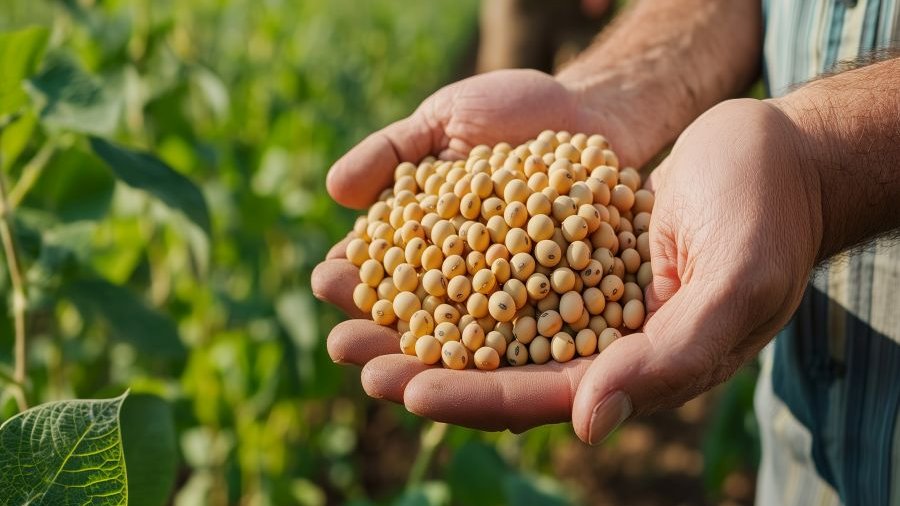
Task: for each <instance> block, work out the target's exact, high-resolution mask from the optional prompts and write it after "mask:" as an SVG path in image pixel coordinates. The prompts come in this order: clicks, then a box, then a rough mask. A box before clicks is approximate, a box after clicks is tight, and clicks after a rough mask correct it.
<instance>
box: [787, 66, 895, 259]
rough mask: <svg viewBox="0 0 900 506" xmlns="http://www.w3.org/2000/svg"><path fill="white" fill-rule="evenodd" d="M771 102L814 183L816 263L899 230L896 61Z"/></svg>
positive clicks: (809, 86)
mask: <svg viewBox="0 0 900 506" xmlns="http://www.w3.org/2000/svg"><path fill="white" fill-rule="evenodd" d="M771 103H772V104H773V105H775V106H777V107H779V108H780V109H781V110H782V111H784V112H785V114H786V115H787V116H788V117H789V118H790V119H791V121H792V122H793V123H794V125H795V126H796V129H797V131H798V149H799V150H800V157H799V166H798V167H797V168H796V170H806V171H809V172H810V173H813V174H815V175H816V177H817V178H818V186H819V192H820V195H821V202H822V236H823V237H822V243H821V246H820V248H819V254H818V260H820V261H821V260H825V259H827V258H829V257H830V256H832V255H834V254H836V253H839V252H840V251H842V250H845V249H848V248H851V247H853V246H855V245H857V244H860V243H862V242H865V241H867V240H870V239H871V238H873V237H876V236H878V235H880V234H883V233H886V232H890V231H893V230H896V229H898V228H900V58H897V57H895V58H893V59H890V60H886V61H882V62H881V63H876V64H874V65H869V66H867V67H863V68H860V69H856V70H852V71H848V72H844V73H842V74H838V75H835V76H831V77H827V78H824V79H819V80H816V81H813V82H811V83H809V84H807V85H805V86H803V87H802V88H799V89H797V90H796V91H794V92H792V93H790V94H788V95H786V96H784V97H782V98H780V99H776V100H772V101H771Z"/></svg>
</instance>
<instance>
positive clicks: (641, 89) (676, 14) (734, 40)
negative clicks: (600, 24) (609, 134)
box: [557, 0, 762, 163]
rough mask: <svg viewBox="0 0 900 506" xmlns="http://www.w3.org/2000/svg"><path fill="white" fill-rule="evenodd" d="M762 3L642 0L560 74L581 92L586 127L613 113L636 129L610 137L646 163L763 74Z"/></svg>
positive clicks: (627, 126) (627, 128)
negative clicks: (626, 135)
mask: <svg viewBox="0 0 900 506" xmlns="http://www.w3.org/2000/svg"><path fill="white" fill-rule="evenodd" d="M761 10H762V8H761V6H760V2H759V0H734V1H728V2H723V1H716V2H710V1H709V0H678V1H661V2H660V1H657V2H653V1H648V0H645V1H638V2H636V4H635V5H634V6H632V7H631V8H629V9H628V10H627V11H626V12H625V13H624V14H623V15H622V16H621V17H620V18H619V19H618V20H617V21H616V22H614V23H613V24H612V26H610V28H608V29H607V30H605V31H604V32H603V33H602V34H601V36H600V38H599V39H598V40H597V42H595V43H594V45H593V46H591V48H589V49H588V50H587V51H585V52H584V53H583V54H582V55H581V56H580V57H579V58H578V59H576V60H575V61H574V62H573V63H572V64H570V65H569V66H567V67H566V68H564V69H563V70H562V71H561V72H560V73H559V74H558V76H557V79H559V80H560V81H561V82H562V83H563V84H564V85H565V86H567V87H568V88H570V89H572V90H575V91H576V93H577V94H578V95H579V97H580V99H581V101H582V103H583V105H584V106H585V108H586V116H587V121H586V123H587V128H588V129H589V128H590V119H591V117H592V116H594V117H597V116H600V117H602V116H604V115H609V114H614V115H615V116H616V117H617V118H618V119H619V120H620V121H622V122H623V123H624V125H623V130H624V131H627V132H634V133H633V134H632V138H626V139H611V140H612V141H613V142H614V144H618V145H619V146H620V148H619V150H620V151H622V152H623V153H624V155H625V156H626V158H627V159H629V160H637V162H636V163H642V162H644V161H646V160H648V159H649V158H650V157H652V156H653V155H654V154H656V152H657V151H658V150H659V149H661V148H662V147H664V146H665V145H667V144H669V143H670V142H671V141H673V140H674V139H675V137H677V136H678V134H679V133H681V131H682V130H683V129H684V128H685V127H686V126H687V125H688V124H690V122H691V121H693V120H694V119H695V118H696V117H697V116H699V115H700V114H701V113H703V111H705V110H706V109H708V108H709V107H711V106H712V105H714V104H716V103H717V102H719V101H721V100H723V99H726V98H729V97H731V96H734V95H736V94H737V93H739V92H741V91H742V90H743V89H744V88H745V87H746V86H748V85H749V83H750V82H751V81H752V80H753V79H754V78H755V77H756V76H757V74H758V71H759V61H760V52H761V46H762V20H761V16H762V12H761ZM638 139H639V140H638Z"/></svg>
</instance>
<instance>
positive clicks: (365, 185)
mask: <svg viewBox="0 0 900 506" xmlns="http://www.w3.org/2000/svg"><path fill="white" fill-rule="evenodd" d="M433 124H435V123H434V122H430V121H426V119H425V113H424V112H422V108H420V109H419V110H417V111H416V112H415V113H413V114H412V115H411V116H409V117H408V118H404V119H402V120H400V121H397V122H395V123H392V124H390V125H388V126H387V127H385V128H383V129H381V130H379V131H378V132H375V133H373V134H372V135H370V136H368V137H366V138H365V139H363V140H362V142H360V143H359V144H357V145H356V147H354V148H353V149H351V150H350V151H349V152H347V154H345V155H344V156H342V157H341V158H340V159H339V160H338V161H337V162H335V163H334V165H333V166H332V167H331V170H330V171H328V178H327V180H326V186H327V187H328V193H330V194H331V196H332V197H333V198H334V200H336V201H338V203H340V204H342V205H345V206H347V207H352V208H355V209H362V208H364V207H366V206H368V205H369V204H371V203H372V202H374V201H375V199H376V198H377V197H378V194H379V193H380V192H381V190H383V189H384V188H385V187H387V186H388V185H389V184H390V182H391V180H392V179H393V176H394V169H395V168H396V167H397V165H398V164H399V163H400V162H404V161H409V162H418V161H419V160H421V159H422V158H425V157H426V156H428V155H430V154H434V153H437V152H439V151H440V150H441V149H442V148H443V146H438V145H436V142H435V139H436V138H438V139H439V138H441V135H442V134H441V133H440V132H436V131H434V129H433V128H432V126H431V125H433Z"/></svg>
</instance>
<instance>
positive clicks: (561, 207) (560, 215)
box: [551, 195, 578, 223]
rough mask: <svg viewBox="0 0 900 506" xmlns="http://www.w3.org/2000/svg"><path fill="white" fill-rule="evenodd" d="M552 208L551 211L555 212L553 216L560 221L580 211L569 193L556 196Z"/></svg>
mask: <svg viewBox="0 0 900 506" xmlns="http://www.w3.org/2000/svg"><path fill="white" fill-rule="evenodd" d="M552 208H553V209H552V211H551V212H552V213H553V217H554V218H555V219H556V221H558V222H560V223H562V222H563V221H564V220H565V219H566V218H568V217H569V216H572V215H574V214H575V213H577V212H578V206H577V205H575V201H574V200H572V199H571V198H570V197H569V196H568V195H560V196H559V197H556V199H554V200H553V205H552Z"/></svg>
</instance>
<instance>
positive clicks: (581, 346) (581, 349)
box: [575, 328, 597, 357]
mask: <svg viewBox="0 0 900 506" xmlns="http://www.w3.org/2000/svg"><path fill="white" fill-rule="evenodd" d="M575 351H576V352H577V353H578V356H580V357H587V356H588V355H593V354H594V353H595V352H596V351H597V334H596V333H594V331H593V330H591V329H589V328H587V329H581V330H579V331H578V334H576V335H575Z"/></svg>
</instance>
